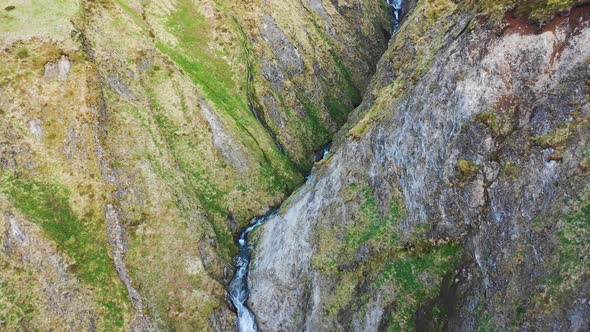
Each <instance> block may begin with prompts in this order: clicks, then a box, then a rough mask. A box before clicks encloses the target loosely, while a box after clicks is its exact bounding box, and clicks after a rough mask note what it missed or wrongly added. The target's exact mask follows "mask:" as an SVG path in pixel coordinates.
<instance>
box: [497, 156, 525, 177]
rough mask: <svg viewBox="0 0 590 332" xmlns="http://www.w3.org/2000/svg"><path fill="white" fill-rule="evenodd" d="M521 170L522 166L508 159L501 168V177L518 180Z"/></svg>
mask: <svg viewBox="0 0 590 332" xmlns="http://www.w3.org/2000/svg"><path fill="white" fill-rule="evenodd" d="M521 172H522V167H521V166H519V165H517V164H515V163H513V162H511V161H509V160H508V161H506V162H505V163H504V164H503V165H502V168H501V169H500V178H501V179H504V180H516V179H518V177H519V175H520V173H521Z"/></svg>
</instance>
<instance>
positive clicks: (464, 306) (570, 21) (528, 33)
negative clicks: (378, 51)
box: [250, 0, 590, 331]
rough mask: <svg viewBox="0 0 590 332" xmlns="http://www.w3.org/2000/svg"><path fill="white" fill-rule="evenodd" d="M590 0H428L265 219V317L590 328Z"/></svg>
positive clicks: (411, 325)
mask: <svg viewBox="0 0 590 332" xmlns="http://www.w3.org/2000/svg"><path fill="white" fill-rule="evenodd" d="M581 3H582V1H578V2H567V1H564V2H552V4H547V3H546V2H544V1H536V2H534V1H533V2H525V3H522V4H516V6H517V7H516V8H514V5H515V4H512V3H510V2H503V1H497V2H494V3H493V4H492V3H491V2H489V3H488V2H485V1H484V2H479V3H476V4H474V3H473V2H468V1H465V2H463V1H445V0H441V1H417V3H416V6H415V8H414V9H413V10H412V11H411V12H410V13H409V16H408V17H407V19H406V22H405V23H404V24H403V25H402V27H401V29H400V31H399V34H398V35H397V36H396V37H395V39H394V40H393V41H392V42H391V43H390V45H389V49H388V51H387V52H386V53H385V55H384V56H383V58H382V59H381V61H380V63H379V65H378V69H377V73H376V75H375V78H374V80H373V81H372V83H371V88H370V89H369V91H368V93H367V94H366V95H365V100H364V101H363V103H362V105H361V106H360V107H359V109H358V110H357V111H356V113H355V114H354V116H353V121H351V123H350V124H348V125H347V127H346V128H345V129H343V130H342V131H341V132H340V133H339V134H338V136H337V137H338V138H337V140H336V143H335V145H334V147H333V148H332V151H331V152H330V156H329V158H328V159H327V160H325V161H322V162H321V163H320V164H318V165H316V167H315V169H314V172H313V175H312V178H311V180H310V181H309V182H308V183H307V184H306V185H305V186H304V187H303V188H302V189H301V190H299V191H298V192H296V193H295V194H294V195H293V196H292V197H291V198H289V200H288V201H287V203H286V204H285V206H284V207H283V208H282V209H281V211H280V212H279V214H278V215H277V216H276V217H274V218H273V219H271V220H269V221H267V223H266V224H265V226H264V227H263V228H262V229H261V230H258V231H257V236H256V238H257V244H256V249H255V251H254V254H253V259H252V269H251V274H250V285H251V296H250V306H251V308H252V309H253V311H254V313H255V314H256V316H257V319H258V323H259V325H260V327H261V329H262V330H264V331H293V330H306V331H333V330H347V331H360V330H366V331H374V330H392V331H397V330H412V329H415V330H439V329H443V330H451V331H484V330H497V331H506V330H522V331H587V330H588V328H589V326H590V306H589V305H588V303H590V268H589V266H590V264H589V263H590V262H589V259H590V257H588V249H589V244H588V235H589V232H590V228H589V227H590V223H589V220H590V214H589V213H590V196H589V195H590V191H589V190H590V181H589V177H588V175H589V173H588V171H589V166H590V165H589V164H588V162H589V161H588V158H589V155H588V151H590V150H589V149H590V141H589V139H590V135H589V134H590V131H589V130H590V127H589V124H590V122H589V119H590V88H589V87H590V48H588V45H590V7H589V6H581V7H576V8H573V9H571V10H570V9H569V7H571V6H572V5H576V4H581ZM506 11H509V13H508V14H506V15H504V13H505V12H506ZM559 11H561V12H560V14H557V15H554V14H555V13H557V12H559ZM514 15H516V16H517V17H515V16H514Z"/></svg>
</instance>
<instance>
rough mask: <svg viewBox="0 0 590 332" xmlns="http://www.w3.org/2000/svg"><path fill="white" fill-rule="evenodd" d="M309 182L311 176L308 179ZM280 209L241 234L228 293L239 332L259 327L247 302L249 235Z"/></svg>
mask: <svg viewBox="0 0 590 332" xmlns="http://www.w3.org/2000/svg"><path fill="white" fill-rule="evenodd" d="M330 147H331V143H330V144H328V145H326V146H325V147H324V148H323V149H322V150H321V151H320V152H319V153H318V154H317V156H318V157H317V158H314V159H317V160H316V161H319V160H321V159H324V158H326V157H327V156H328V152H329V151H330ZM306 178H307V180H309V179H310V178H311V176H307V177H306ZM278 210H279V209H278V208H276V209H274V210H272V211H270V212H269V213H268V214H266V215H265V216H263V217H259V218H254V219H252V221H251V222H250V225H249V226H248V227H246V229H244V230H243V231H242V233H241V234H240V237H239V239H238V249H239V252H238V254H237V255H236V257H234V264H235V266H236V272H235V274H234V278H233V279H232V281H231V282H230V283H229V287H228V291H229V298H230V300H231V302H232V304H233V305H234V307H235V308H236V311H237V314H238V331H239V332H256V331H258V327H257V325H256V317H254V314H253V313H252V311H250V309H249V308H248V306H247V304H246V301H247V300H248V270H249V269H248V268H249V266H250V252H251V250H252V248H251V247H250V246H249V245H248V234H249V233H250V232H252V231H253V230H255V229H256V228H258V226H260V225H262V224H263V223H264V222H265V221H267V220H268V219H270V218H272V217H273V216H274V215H276V214H277V212H278Z"/></svg>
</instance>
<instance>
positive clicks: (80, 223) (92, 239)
mask: <svg viewBox="0 0 590 332" xmlns="http://www.w3.org/2000/svg"><path fill="white" fill-rule="evenodd" d="M0 188H1V191H2V192H3V193H4V194H6V195H7V196H8V197H9V198H10V199H11V200H12V203H13V204H14V207H15V208H16V209H17V210H18V211H19V213H21V214H22V215H24V216H25V217H26V218H27V219H29V220H30V221H32V222H34V223H36V224H37V225H39V227H41V229H42V230H43V231H44V233H45V234H46V235H47V236H48V237H49V238H50V239H51V240H53V241H55V243H56V244H57V245H58V247H59V249H60V250H62V251H63V252H64V253H65V254H67V255H68V257H70V258H71V259H73V260H74V262H75V264H74V266H73V269H74V271H73V272H75V273H76V274H77V275H78V276H79V277H80V278H81V279H82V280H83V281H85V282H87V283H88V284H90V285H92V286H93V287H95V288H96V292H97V296H98V298H99V304H100V305H101V306H102V308H103V309H104V320H103V322H102V326H101V329H102V330H106V331H112V330H116V329H120V328H122V327H123V324H124V318H123V317H124V313H125V312H126V311H128V310H129V306H128V303H127V302H126V300H125V299H126V291H125V288H124V287H123V285H122V284H121V281H120V280H119V278H118V276H117V273H116V271H115V266H114V263H113V261H112V259H111V258H110V256H109V253H108V248H109V246H108V243H107V241H106V239H105V238H102V237H101V236H97V234H105V229H104V228H103V227H104V224H98V223H97V222H99V221H98V220H84V219H79V218H78V217H77V216H76V215H75V214H74V213H73V212H72V210H71V208H70V203H69V201H68V195H69V192H68V190H67V189H65V188H63V187H60V186H57V185H51V184H45V183H40V182H37V181H33V180H28V179H23V178H15V177H11V176H4V177H3V178H2V185H1V187H0Z"/></svg>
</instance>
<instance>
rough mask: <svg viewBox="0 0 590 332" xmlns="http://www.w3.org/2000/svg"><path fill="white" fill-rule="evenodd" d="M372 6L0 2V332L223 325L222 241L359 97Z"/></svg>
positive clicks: (292, 179) (288, 180)
mask: <svg viewBox="0 0 590 332" xmlns="http://www.w3.org/2000/svg"><path fill="white" fill-rule="evenodd" d="M388 19H389V17H388V14H387V11H386V9H385V6H384V4H382V3H380V2H377V1H365V0H362V1H338V2H332V1H323V0H311V1H304V2H301V1H290V0H287V1H274V0H269V1H267V0H265V1H237V2H235V1H209V0H199V1H192V0H177V1H175V0H171V1H166V0H165V1H117V0H115V1H111V0H101V1H84V0H82V1H78V0H72V1H58V2H55V1H26V0H22V1H21V0H15V1H3V2H2V5H1V8H0V243H1V245H0V248H2V250H0V265H1V266H2V268H1V269H0V330H8V331H14V330H40V331H47V330H59V331H61V330H100V331H114V330H129V329H131V330H152V329H155V330H180V331H188V330H204V329H215V330H232V329H234V326H235V325H234V319H235V318H234V315H233V313H232V312H231V311H230V310H229V307H228V305H227V302H226V299H225V297H226V291H225V288H224V286H225V284H226V282H227V281H228V280H229V278H230V277H231V273H232V266H231V263H230V259H231V257H232V255H233V254H234V253H235V252H236V246H235V244H234V241H233V235H234V234H235V233H236V232H237V231H238V230H239V229H240V228H241V227H242V226H243V225H244V224H245V223H246V222H247V221H248V220H249V219H250V218H251V217H252V216H254V215H260V214H262V213H263V212H264V211H265V209H267V208H268V207H269V206H273V205H277V204H278V203H279V202H280V201H281V200H282V199H283V198H284V197H285V196H286V195H287V194H288V193H289V192H290V191H292V190H293V188H295V187H296V186H297V185H298V184H299V183H301V182H303V175H304V173H305V172H307V171H308V170H309V168H310V167H311V163H312V162H311V158H310V157H311V154H312V153H313V152H314V151H316V150H317V149H319V148H320V147H321V146H322V145H323V144H325V143H326V142H328V140H329V139H330V137H331V136H332V134H333V133H334V132H335V131H336V130H337V129H338V128H339V127H340V126H341V125H342V124H343V123H344V120H345V119H346V115H347V114H348V112H350V111H351V110H352V109H353V107H355V106H357V105H358V104H359V103H360V101H361V97H360V96H361V94H362V93H363V91H364V90H365V88H366V86H367V84H368V82H369V79H370V77H371V75H372V74H373V72H374V69H375V64H376V62H377V60H378V58H379V56H380V55H381V53H382V52H383V51H384V50H385V48H386V42H387V38H388V37H389V36H388V33H387V32H388V31H389V30H390V29H391V25H390V22H389V21H388Z"/></svg>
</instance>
